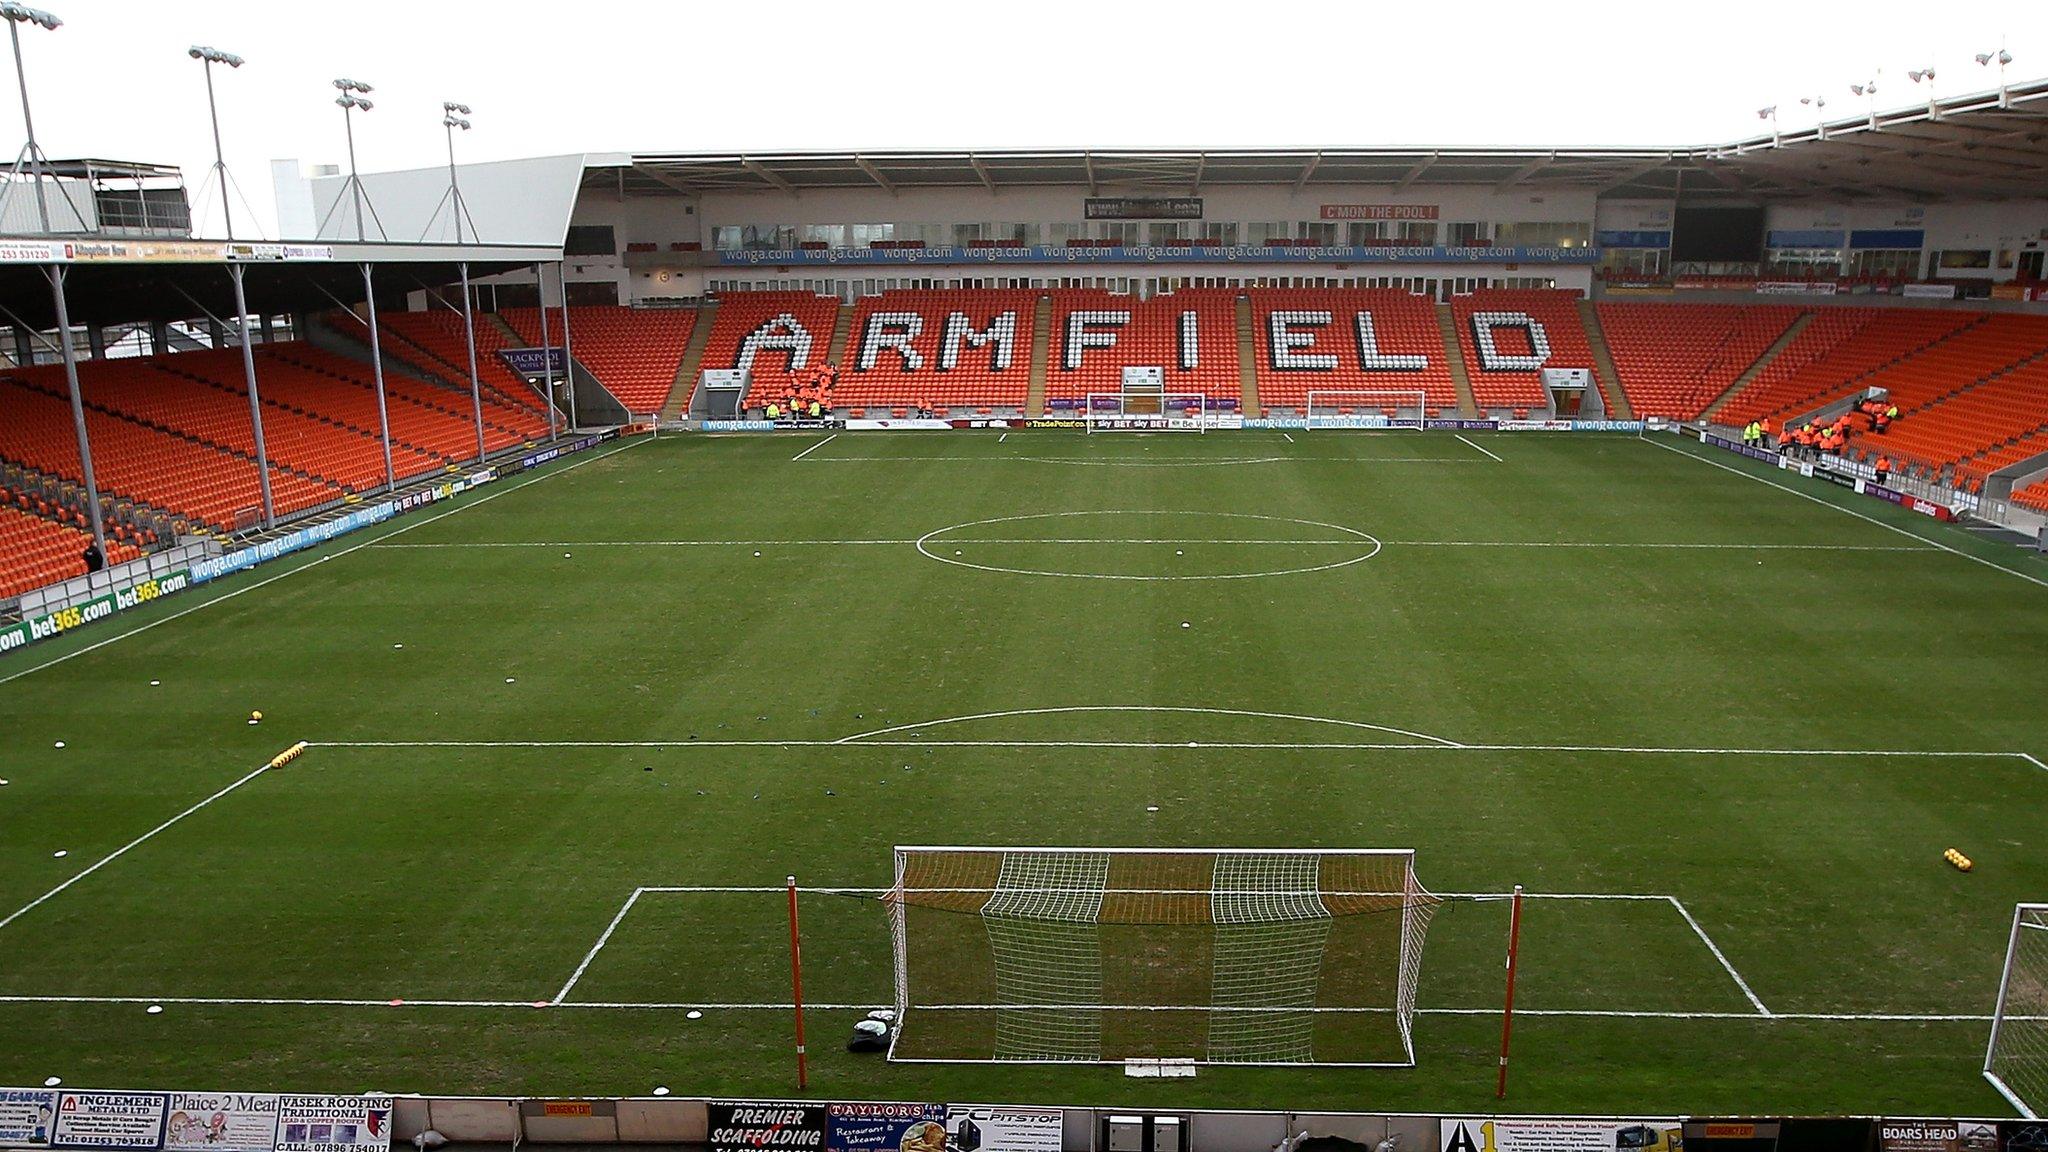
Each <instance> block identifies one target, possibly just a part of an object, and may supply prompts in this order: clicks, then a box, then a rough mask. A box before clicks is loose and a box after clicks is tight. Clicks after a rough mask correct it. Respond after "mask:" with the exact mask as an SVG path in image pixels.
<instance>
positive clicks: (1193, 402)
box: [1081, 388, 1209, 432]
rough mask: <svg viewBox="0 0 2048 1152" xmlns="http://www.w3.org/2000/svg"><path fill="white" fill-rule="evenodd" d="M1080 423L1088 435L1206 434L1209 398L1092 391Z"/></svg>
mask: <svg viewBox="0 0 2048 1152" xmlns="http://www.w3.org/2000/svg"><path fill="white" fill-rule="evenodd" d="M1081 423H1082V426H1083V428H1084V429H1085V430H1086V431H1088V432H1205V431H1207V430H1208V428H1209V397H1208V395H1207V394H1206V393H1202V392H1167V391H1163V390H1157V389H1154V390H1149V391H1143V390H1132V389H1129V388H1126V389H1125V390H1124V391H1121V392H1090V393H1089V394H1088V395H1087V397H1086V398H1085V399H1084V400H1083V401H1082V406H1081Z"/></svg>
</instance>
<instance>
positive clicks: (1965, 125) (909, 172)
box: [583, 80, 2048, 201]
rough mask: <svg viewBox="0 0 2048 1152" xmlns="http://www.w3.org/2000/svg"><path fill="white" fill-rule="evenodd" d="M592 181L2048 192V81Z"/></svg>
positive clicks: (1729, 193)
mask: <svg viewBox="0 0 2048 1152" xmlns="http://www.w3.org/2000/svg"><path fill="white" fill-rule="evenodd" d="M583 179H584V186H585V187H589V188H598V189H616V190H617V191H618V192H620V193H622V194H624V195H642V196H672V195H696V194H699V193H704V192H749V191H771V190H776V191H783V192H793V193H801V192H804V191H807V190H812V189H831V188H880V189H882V190H885V191H888V192H892V193H893V192H895V191H896V190H898V189H902V188H974V187H981V188H986V189H988V190H989V191H991V192H993V191H995V190H997V189H999V188H1015V187H1030V186H1061V187H1086V188H1088V189H1089V190H1090V192H1091V193H1093V192H1095V191H1097V190H1100V189H1105V188H1107V189H1114V190H1119V191H1122V190H1144V191H1156V192H1159V193H1183V194H1194V193H1197V192H1199V191H1201V190H1202V189H1203V188H1205V187H1211V186H1218V185H1241V184H1259V185H1273V184H1292V185H1294V186H1295V187H1297V188H1301V187H1315V186H1339V185H1360V184H1363V185H1385V186H1388V187H1391V188H1392V189H1394V190H1395V191H1401V190H1404V189H1406V188H1407V187H1409V186H1410V185H1412V184H1417V183H1422V184H1429V185H1436V186H1443V185H1464V186H1475V187H1493V188H1498V189H1502V190H1506V189H1511V188H1526V189H1529V190H1531V191H1539V190H1542V189H1546V188H1571V189H1590V190H1593V191H1594V192H1596V193H1598V194H1600V195H1602V196H1613V197H1643V198H1656V199H1672V198H1674V197H1676V196H1679V195H1683V196H1684V197H1686V198H1687V199H1693V198H1696V197H1697V198H1703V199H1705V198H1713V199H1731V200H1751V201H1760V200H1794V199H1836V200H1900V199H1905V200H1912V201H1936V200H2002V199H2006V198H2009V197H2025V198H2039V197H2040V196H2041V195H2042V194H2043V181H2044V179H2048V80H2034V81H2029V82H2026V83H2023V84H2015V85H2011V86H2009V87H2007V88H2005V89H2003V90H2000V91H1992V92H1980V93H1975V94H1973V95H1967V96H1953V97H1949V98H1947V99H1943V100H1937V101H1934V102H1932V103H1929V104H1923V105H1917V106H1915V107H1912V108H1908V109H1901V110H1895V111H1890V112H1875V113H1872V114H1870V115H1867V116H1859V117H1855V118H1853V119H1847V120H1838V121H1834V122H1832V123H1828V124H1824V125H1819V126H1816V127H1814V128H1808V129H1803V130H1800V131H1796V132H1784V133H1779V134H1775V135H1763V136H1758V137H1754V138H1752V139H1748V140H1741V141H1736V142H1733V143H1728V144H1716V145H1710V146H1703V147H1676V148H1564V147H1559V148H1541V149H1529V148H1455V147H1444V148H1323V149H1228V148H1224V149H1206V150H1204V149H1114V148H1105V149H1086V150H1078V151H1076V150H1058V149H1046V150H1000V151H969V152H957V151H876V152H758V153H737V152H734V153H677V152H650V153H635V154H633V155H630V156H614V157H606V158H599V157H594V156H593V157H591V160H590V166H589V167H588V168H587V169H586V171H585V172H584V178H583Z"/></svg>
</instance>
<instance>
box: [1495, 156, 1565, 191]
mask: <svg viewBox="0 0 2048 1152" xmlns="http://www.w3.org/2000/svg"><path fill="white" fill-rule="evenodd" d="M1555 159H1557V153H1555V152H1552V153H1550V154H1548V155H1545V156H1538V157H1536V158H1535V159H1534V160H1531V161H1529V162H1528V163H1527V164H1524V165H1522V166H1521V167H1520V168H1517V169H1515V171H1514V173H1513V174H1512V175H1510V176H1509V177H1508V178H1507V179H1505V180H1503V181H1501V182H1500V184H1499V185H1498V187H1499V188H1501V189H1502V190H1505V189H1508V188H1513V187H1514V186H1515V185H1517V184H1520V183H1521V182H1522V181H1524V180H1527V179H1528V178H1529V177H1531V176H1534V175H1535V174H1537V173H1538V172H1541V171H1543V170H1544V169H1545V168H1548V167H1550V162H1551V161H1553V160H1555Z"/></svg>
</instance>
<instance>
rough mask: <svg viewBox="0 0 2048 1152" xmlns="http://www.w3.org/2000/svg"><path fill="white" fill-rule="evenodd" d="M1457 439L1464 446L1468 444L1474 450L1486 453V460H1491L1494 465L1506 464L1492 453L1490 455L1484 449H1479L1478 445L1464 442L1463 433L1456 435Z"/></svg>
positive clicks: (1467, 441)
mask: <svg viewBox="0 0 2048 1152" xmlns="http://www.w3.org/2000/svg"><path fill="white" fill-rule="evenodd" d="M1458 439H1459V440H1460V441H1462V442H1464V443H1465V444H1468V445H1470V446H1471V447H1474V448H1478V449H1479V450H1480V451H1481V452H1486V456H1487V458H1488V459H1490V460H1492V461H1493V462H1494V463H1496V464H1505V463H1507V461H1505V460H1503V459H1501V458H1500V457H1498V456H1495V455H1494V454H1493V453H1491V452H1487V450H1486V449H1485V448H1481V447H1480V446H1479V445H1477V444H1473V443H1472V441H1470V440H1466V439H1465V435H1464V433H1462V432H1461V433H1458Z"/></svg>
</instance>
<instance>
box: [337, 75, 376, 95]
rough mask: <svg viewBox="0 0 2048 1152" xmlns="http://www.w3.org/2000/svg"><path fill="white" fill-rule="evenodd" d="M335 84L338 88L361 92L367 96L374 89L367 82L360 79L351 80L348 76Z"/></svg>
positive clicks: (345, 90) (344, 90)
mask: <svg viewBox="0 0 2048 1152" xmlns="http://www.w3.org/2000/svg"><path fill="white" fill-rule="evenodd" d="M334 86H335V87H336V88H339V89H341V90H342V91H343V92H361V93H362V94H363V95H365V96H368V95H369V94H370V92H371V91H372V89H371V88H370V86H369V85H368V84H365V83H363V82H362V81H360V80H350V79H348V78H347V77H343V78H342V79H340V80H336V81H335V82H334Z"/></svg>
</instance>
